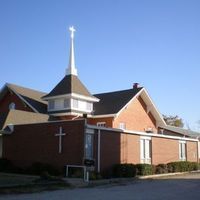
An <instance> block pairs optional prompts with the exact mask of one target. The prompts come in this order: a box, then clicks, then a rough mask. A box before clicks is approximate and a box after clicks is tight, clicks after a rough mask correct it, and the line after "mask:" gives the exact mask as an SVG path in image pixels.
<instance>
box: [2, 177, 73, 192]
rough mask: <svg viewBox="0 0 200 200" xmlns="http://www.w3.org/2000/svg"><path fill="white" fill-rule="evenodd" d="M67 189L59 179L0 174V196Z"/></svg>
mask: <svg viewBox="0 0 200 200" xmlns="http://www.w3.org/2000/svg"><path fill="white" fill-rule="evenodd" d="M67 187H69V184H67V183H65V182H64V181H63V180H62V179H59V178H54V177H53V178H50V179H42V178H40V177H39V176H27V175H16V174H4V173H0V194H11V193H32V192H41V191H44V190H56V189H63V188H67Z"/></svg>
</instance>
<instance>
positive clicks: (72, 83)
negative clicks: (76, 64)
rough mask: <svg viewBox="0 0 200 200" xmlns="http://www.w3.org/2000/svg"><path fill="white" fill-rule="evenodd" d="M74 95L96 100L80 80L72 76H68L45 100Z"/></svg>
mask: <svg viewBox="0 0 200 200" xmlns="http://www.w3.org/2000/svg"><path fill="white" fill-rule="evenodd" d="M72 93H75V94H79V95H83V96H87V97H92V98H94V97H93V96H92V95H91V94H90V92H89V91H88V90H87V88H86V87H85V86H84V85H83V84H82V82H81V81H80V80H79V78H78V77H77V76H74V75H71V74H70V75H66V76H65V77H64V78H63V79H62V80H61V81H60V82H59V83H58V84H57V85H56V86H55V87H54V88H53V90H51V92H50V93H49V94H47V95H46V96H44V97H43V99H48V98H49V97H54V96H60V95H67V94H72Z"/></svg>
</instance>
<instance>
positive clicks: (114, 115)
mask: <svg viewBox="0 0 200 200" xmlns="http://www.w3.org/2000/svg"><path fill="white" fill-rule="evenodd" d="M116 116H117V114H116V113H115V114H107V115H92V118H108V117H116Z"/></svg>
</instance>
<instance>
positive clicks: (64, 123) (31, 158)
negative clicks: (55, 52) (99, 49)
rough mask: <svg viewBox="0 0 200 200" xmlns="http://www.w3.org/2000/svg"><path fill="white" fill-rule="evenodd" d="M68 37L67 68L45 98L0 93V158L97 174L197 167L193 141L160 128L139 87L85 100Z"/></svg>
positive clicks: (13, 89) (15, 89)
mask: <svg viewBox="0 0 200 200" xmlns="http://www.w3.org/2000/svg"><path fill="white" fill-rule="evenodd" d="M70 31H71V40H70V41H71V44H70V56H69V66H68V68H67V71H66V75H65V76H64V78H63V79H62V80H61V81H60V82H59V83H58V84H57V85H56V86H55V87H54V88H53V89H52V90H51V91H50V92H49V93H48V94H46V93H43V92H40V91H36V90H32V89H29V88H25V87H21V86H17V85H14V84H9V83H6V84H5V85H4V86H3V88H2V89H1V91H0V157H2V158H7V159H9V160H11V161H12V162H13V163H14V164H15V165H16V166H19V167H27V166H30V165H31V164H32V163H34V162H43V163H49V164H51V165H53V166H55V167H57V168H58V169H62V168H63V167H64V166H67V165H76V166H85V165H86V161H90V162H89V163H90V164H92V165H94V170H95V171H97V172H100V173H101V172H104V171H106V170H110V169H111V168H112V166H113V165H114V164H118V163H148V164H160V163H169V162H172V161H184V160H187V161H194V162H198V158H199V151H198V140H197V139H195V138H193V137H191V136H189V135H188V131H187V130H184V129H180V128H176V127H172V126H168V125H166V123H165V121H164V120H163V117H162V115H161V114H160V113H159V111H158V110H157V108H156V106H155V105H154V103H153V101H152V99H151V98H150V96H149V94H148V92H147V91H146V89H145V88H144V87H140V86H139V84H137V83H135V84H133V86H132V88H130V89H127V90H121V91H114V92H107V93H102V94H91V93H90V92H89V91H88V89H87V88H86V87H85V86H84V84H83V83H82V82H81V81H80V80H79V78H78V73H77V69H76V66H75V56H74V31H75V30H74V28H73V27H71V28H70Z"/></svg>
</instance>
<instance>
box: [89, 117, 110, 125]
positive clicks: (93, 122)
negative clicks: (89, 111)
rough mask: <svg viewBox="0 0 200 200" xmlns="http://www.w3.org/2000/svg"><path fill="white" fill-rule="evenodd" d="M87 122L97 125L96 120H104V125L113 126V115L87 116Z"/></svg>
mask: <svg viewBox="0 0 200 200" xmlns="http://www.w3.org/2000/svg"><path fill="white" fill-rule="evenodd" d="M87 122H88V124H92V125H97V122H106V127H113V117H105V118H88V119H87Z"/></svg>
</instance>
